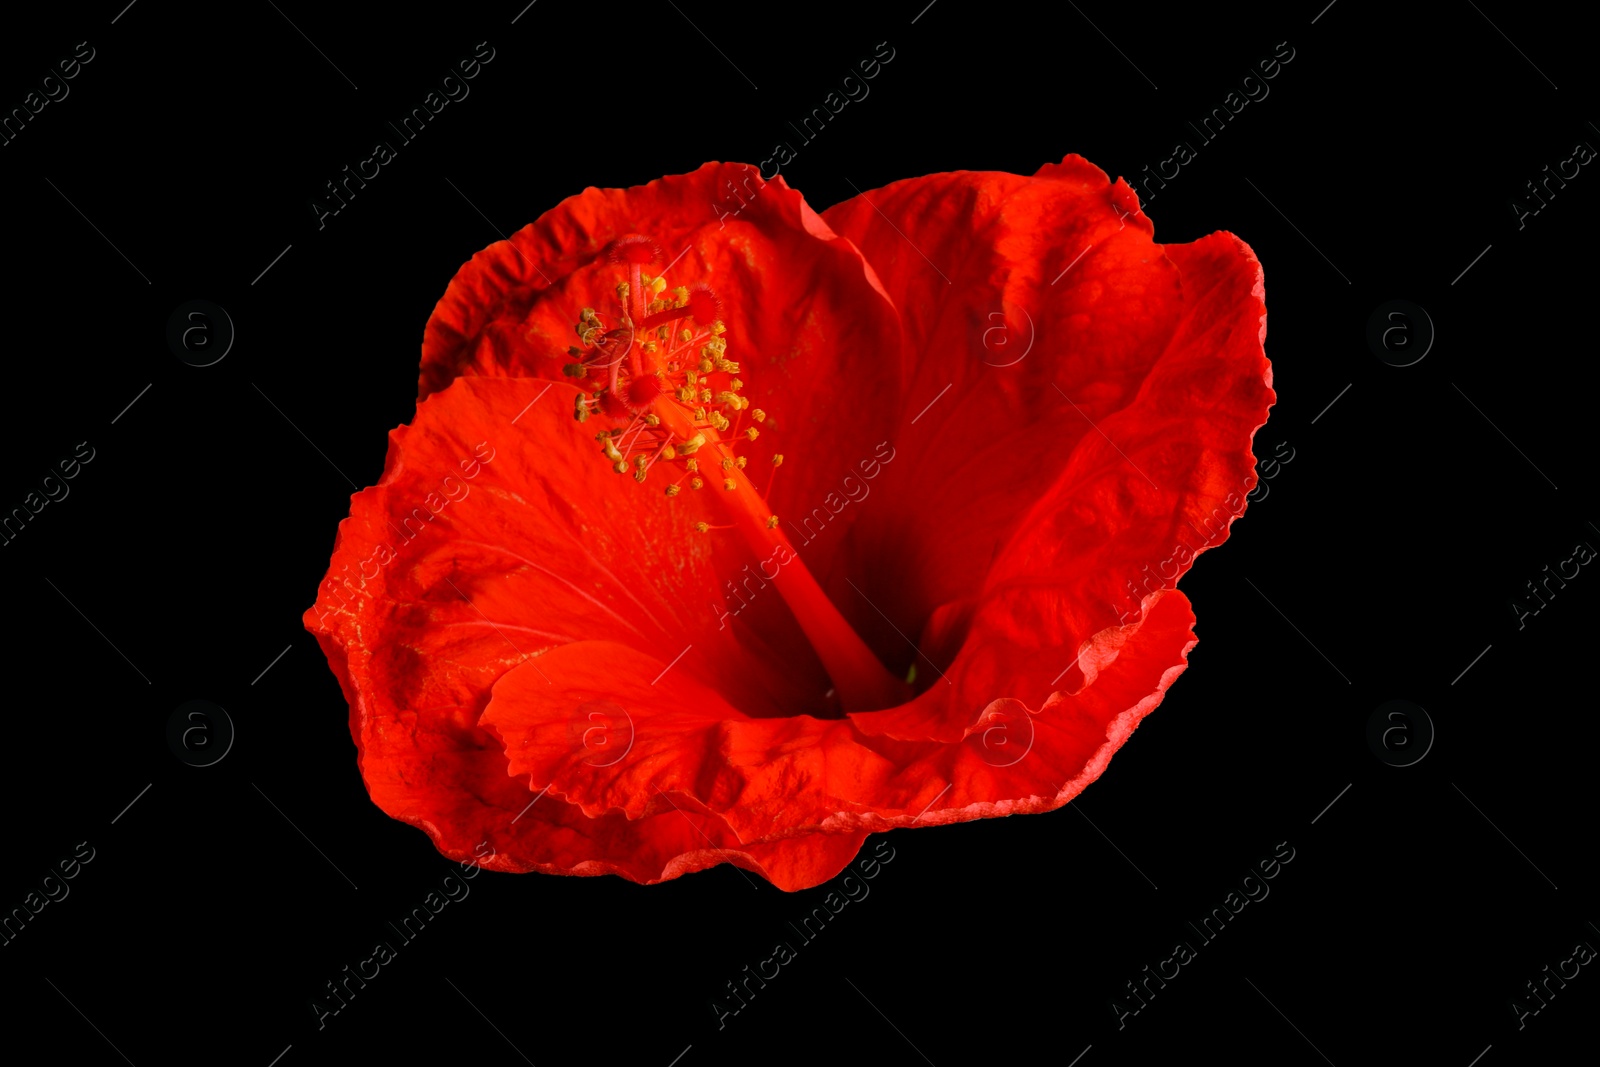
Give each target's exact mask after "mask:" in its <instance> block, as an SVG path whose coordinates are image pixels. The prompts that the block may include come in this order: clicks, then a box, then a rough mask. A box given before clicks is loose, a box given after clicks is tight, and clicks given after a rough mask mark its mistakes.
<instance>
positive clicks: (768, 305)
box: [419, 163, 906, 566]
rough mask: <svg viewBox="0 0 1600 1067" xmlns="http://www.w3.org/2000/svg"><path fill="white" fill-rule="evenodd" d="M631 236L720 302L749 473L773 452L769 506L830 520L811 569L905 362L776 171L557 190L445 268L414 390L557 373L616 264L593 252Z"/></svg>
mask: <svg viewBox="0 0 1600 1067" xmlns="http://www.w3.org/2000/svg"><path fill="white" fill-rule="evenodd" d="M630 233H640V234H644V235H645V236H648V237H649V238H650V239H651V240H652V241H654V242H655V243H656V244H657V245H659V246H660V248H661V249H662V254H663V257H664V259H665V260H669V261H671V269H670V270H669V271H667V273H666V274H665V275H664V277H665V278H666V279H667V283H668V284H669V285H674V286H675V285H687V284H690V283H692V282H705V283H707V284H709V285H710V286H711V288H712V289H713V290H714V291H715V292H716V293H717V294H718V296H719V297H720V298H721V302H722V307H723V314H722V317H723V321H724V322H725V324H726V326H727V330H728V332H727V333H726V335H725V338H726V339H727V341H728V344H729V348H728V358H730V359H732V360H735V361H736V362H738V363H740V365H741V367H742V368H743V370H742V372H741V377H742V378H743V379H745V380H746V381H747V382H748V388H747V389H746V394H747V395H748V396H749V397H750V398H751V399H752V400H753V402H754V403H755V404H756V405H757V406H758V407H760V408H762V409H763V410H765V411H766V412H767V414H768V419H767V421H766V423H765V424H764V425H763V428H762V433H763V435H764V436H763V438H762V441H761V444H760V445H759V446H757V447H754V448H751V449H748V450H747V451H749V452H750V453H751V454H752V459H751V464H752V467H751V469H752V471H753V472H755V473H756V474H759V477H757V479H756V484H758V485H761V484H764V482H765V481H766V478H767V474H768V470H769V467H768V463H769V457H770V456H771V455H772V454H774V453H783V454H784V455H785V459H786V462H785V465H784V467H783V470H782V472H781V473H779V474H778V475H777V477H776V479H775V480H774V482H773V491H772V496H771V504H772V507H773V510H774V512H775V513H776V514H777V515H779V516H780V517H783V518H785V519H787V520H790V521H791V522H792V523H794V524H799V523H801V522H803V521H804V519H805V518H806V517H808V516H813V515H815V516H816V518H815V520H814V521H813V522H812V523H811V525H809V526H807V527H805V528H804V529H805V531H808V532H810V533H812V534H815V533H820V532H821V526H822V525H824V524H826V525H829V526H830V527H831V528H830V529H829V530H828V531H827V536H826V538H823V539H820V540H817V541H816V543H815V544H813V545H808V547H807V550H806V560H807V563H808V565H822V566H827V565H829V561H830V559H831V556H832V553H833V552H834V551H835V550H836V549H837V547H838V545H839V543H840V536H839V534H840V532H841V531H843V530H844V529H846V528H847V527H848V526H849V524H850V523H851V522H852V521H853V520H854V519H855V517H856V514H857V513H858V511H859V509H855V508H848V509H847V508H845V507H844V506H843V502H844V501H845V500H846V499H847V496H848V494H849V493H851V492H856V493H860V492H861V491H862V490H861V489H852V488H850V487H849V486H846V485H845V484H844V479H845V478H846V477H850V476H854V477H855V479H856V482H857V483H859V482H860V478H861V471H862V465H863V464H867V463H874V462H875V461H874V456H875V454H876V455H881V453H878V446H879V444H880V443H881V442H882V441H883V440H884V437H885V430H884V428H885V427H886V426H887V425H889V423H887V422H886V421H885V419H884V418H883V417H882V416H883V414H884V412H885V409H886V408H887V407H890V406H892V404H893V403H894V398H895V397H896V396H898V395H899V393H900V391H901V388H902V385H903V380H902V379H903V376H904V374H905V373H906V370H905V366H904V363H905V361H904V359H903V357H902V354H901V339H900V321H899V317H898V316H897V315H896V314H895V310H894V308H893V307H892V306H891V304H890V302H889V300H888V298H887V297H886V296H885V294H884V292H883V290H882V287H881V286H880V285H879V284H878V281H877V278H876V276H875V275H874V274H873V272H872V269H871V268H870V267H869V266H868V265H867V263H866V261H865V260H864V259H863V258H862V257H861V254H860V252H859V251H857V249H856V248H855V246H854V245H852V244H851V243H850V242H848V241H845V240H842V239H840V238H839V237H838V236H837V235H835V234H834V233H833V231H832V230H830V229H829V228H828V226H827V224H826V223H824V222H823V221H822V219H821V217H820V216H818V215H817V213H816V212H814V211H813V210H812V209H811V208H810V206H809V205H807V204H806V202H805V199H804V198H803V197H802V196H801V195H800V194H799V193H798V192H796V191H795V190H793V189H791V188H789V187H788V185H787V184H786V183H785V182H784V180H783V179H782V178H781V177H780V178H776V179H774V180H773V181H771V182H765V183H763V182H762V181H761V179H760V177H759V172H758V171H757V170H756V168H754V167H752V166H750V165H749V164H743V163H707V164H705V165H704V166H702V167H701V168H700V169H698V170H696V171H694V172H692V173H690V174H683V175H672V176H669V177H665V178H660V179H657V180H656V181H653V182H650V183H649V184H647V185H642V186H636V187H633V188H630V189H595V188H590V189H586V190H584V191H583V192H582V193H579V194H577V195H576V196H571V197H568V198H567V199H566V200H563V201H562V202H561V203H560V204H558V205H557V206H555V207H554V208H552V209H550V210H549V211H547V212H545V213H544V214H543V215H541V216H540V217H539V218H538V219H537V220H536V221H534V222H532V223H530V224H528V225H527V226H524V227H523V228H522V229H521V230H519V231H517V232H516V233H514V234H512V235H511V237H510V238H509V239H508V240H504V241H497V242H495V243H494V244H492V245H490V246H489V247H487V248H485V249H484V250H483V251H481V252H479V253H477V254H476V255H475V256H473V257H472V259H471V260H470V261H469V262H468V263H466V264H464V265H463V266H462V267H461V269H460V270H459V271H458V272H457V274H456V276H455V278H454V279H452V281H451V282H450V285H449V288H448V289H446V291H445V295H444V297H443V298H442V299H441V300H440V301H439V304H438V306H437V307H436V308H435V309H434V312H433V315H432V316H431V317H430V318H429V320H428V325H427V329H426V331H425V334H424V340H423V346H422V375H421V381H420V384H419V396H422V397H425V396H427V395H428V394H429V393H431V392H434V391H437V390H439V389H442V388H443V387H444V386H446V385H447V384H448V383H449V382H450V381H452V380H453V379H454V378H455V377H457V376H458V375H480V376H510V377H544V378H551V379H557V380H560V379H561V367H562V365H563V363H564V362H565V361H566V360H567V358H568V357H567V356H566V351H567V348H568V346H570V345H572V344H573V343H574V341H575V340H576V337H575V335H574V332H573V324H574V323H575V322H576V321H577V316H578V313H579V311H580V310H581V309H582V308H584V307H586V306H593V307H596V308H603V307H604V306H605V305H604V301H606V300H609V299H610V298H611V294H612V292H613V288H614V286H615V284H616V282H617V280H618V277H619V276H620V274H619V269H618V268H617V267H615V266H614V265H613V264H611V263H610V262H609V260H608V258H607V257H606V256H605V255H604V254H603V253H604V252H605V250H606V248H607V247H608V245H609V244H610V243H611V242H612V241H613V240H615V239H617V238H620V237H623V236H625V235H627V234H630ZM666 266H668V263H667V262H662V263H660V264H658V265H657V267H656V269H658V270H659V269H661V268H663V267H666ZM647 273H648V272H647ZM840 512H843V514H842V515H841V514H840ZM796 528H797V529H798V528H799V527H798V526H797V527H796ZM802 536H805V534H802ZM809 539H810V538H808V540H809Z"/></svg>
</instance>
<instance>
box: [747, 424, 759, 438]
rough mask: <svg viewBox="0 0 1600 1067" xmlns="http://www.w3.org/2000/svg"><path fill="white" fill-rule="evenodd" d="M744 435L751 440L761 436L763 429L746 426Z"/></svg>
mask: <svg viewBox="0 0 1600 1067" xmlns="http://www.w3.org/2000/svg"><path fill="white" fill-rule="evenodd" d="M744 435H745V436H746V437H748V438H750V440H752V441H754V440H755V439H756V438H757V437H760V436H761V431H760V430H758V429H756V428H755V427H754V426H749V427H746V428H745V431H744Z"/></svg>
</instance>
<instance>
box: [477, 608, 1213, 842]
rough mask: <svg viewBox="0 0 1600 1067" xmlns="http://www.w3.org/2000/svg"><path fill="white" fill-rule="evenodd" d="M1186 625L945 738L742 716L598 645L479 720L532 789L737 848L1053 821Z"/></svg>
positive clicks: (694, 687) (1174, 666)
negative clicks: (672, 825)
mask: <svg viewBox="0 0 1600 1067" xmlns="http://www.w3.org/2000/svg"><path fill="white" fill-rule="evenodd" d="M1192 624H1193V616H1192V615H1191V614H1190V613H1189V610H1188V605H1187V602H1186V601H1185V600H1184V598H1183V595H1182V594H1181V593H1177V592H1166V593H1162V594H1159V595H1157V596H1153V597H1152V598H1151V599H1150V603H1149V611H1148V614H1147V617H1146V619H1145V620H1144V621H1142V622H1141V623H1140V624H1135V625H1129V626H1126V627H1122V628H1120V632H1119V633H1118V634H1117V635H1116V639H1115V640H1112V641H1108V642H1107V644H1106V647H1104V648H1103V649H1101V650H1100V654H1099V655H1098V657H1097V658H1098V660H1099V662H1098V663H1097V676H1098V677H1097V683H1096V684H1095V685H1093V686H1091V687H1088V688H1086V689H1084V690H1083V691H1082V692H1080V693H1077V694H1071V695H1068V694H1061V693H1058V694H1056V695H1054V696H1052V697H1051V699H1050V700H1049V701H1047V702H1046V703H1045V705H1044V706H1043V707H1042V708H1039V709H1037V710H1034V709H1028V708H1026V707H1024V706H1023V705H1021V704H1020V703H1019V702H1017V701H1014V700H1002V701H995V702H994V703H993V704H992V705H991V706H990V707H989V708H987V709H985V713H984V714H983V715H980V716H975V717H974V721H973V722H972V723H970V724H969V725H968V727H967V729H966V730H965V731H964V732H963V733H962V735H961V736H959V737H957V738H955V739H953V740H951V741H949V742H929V741H926V740H913V741H905V740H900V739H895V738H891V737H887V736H873V735H871V734H869V733H868V732H867V730H865V729H863V728H862V724H863V723H864V722H866V723H870V722H871V720H872V719H873V716H872V715H864V716H863V715H852V716H849V717H848V719H846V720H822V719H815V718H812V717H810V716H794V717H790V718H781V719H752V718H749V717H747V716H745V715H743V714H741V713H740V712H739V711H738V709H737V708H735V707H733V706H732V705H730V704H729V703H728V702H727V701H726V700H725V699H723V698H722V697H721V695H720V694H718V693H717V692H716V690H715V689H712V688H710V687H708V686H706V685H705V684H703V683H701V682H699V681H698V680H696V679H694V678H692V677H690V676H688V675H687V674H679V673H677V672H676V671H675V670H674V669H673V666H672V665H671V664H668V663H664V662H662V661H660V660H656V659H653V658H651V657H649V656H646V655H644V654H642V653H639V652H637V651H635V650H633V649H631V648H629V647H627V646H626V645H621V644H615V643H610V642H598V641H597V642H582V643H578V644H572V645H566V646H563V647H562V648H559V649H555V650H553V651H551V652H548V653H546V654H544V655H542V656H540V657H539V659H538V660H537V661H536V662H530V663H529V664H527V665H525V666H520V667H517V668H515V669H513V670H511V671H510V672H508V673H507V674H506V675H505V676H504V677H503V678H501V679H500V681H499V682H498V683H497V684H496V685H495V687H494V691H493V695H492V698H491V699H490V702H489V706H488V708H487V709H486V710H485V712H484V714H483V717H482V719H481V720H480V725H482V726H483V727H485V728H486V729H488V730H489V731H490V732H491V733H493V734H495V735H496V736H497V737H499V738H500V739H501V740H502V742H503V744H504V745H505V750H506V755H507V757H508V761H509V762H508V771H509V773H510V774H511V775H513V776H517V777H519V778H520V777H525V778H526V781H527V789H528V791H529V793H530V795H531V794H533V793H536V792H541V791H548V794H549V795H552V796H556V797H558V798H561V799H563V800H566V801H569V802H570V803H573V804H576V805H577V806H578V807H579V808H580V809H582V810H583V811H584V813H585V814H587V815H590V816H595V817H600V816H607V815H614V814H619V813H620V814H622V815H625V816H626V817H628V818H630V819H642V818H646V817H649V816H651V815H656V814H659V813H661V812H663V811H665V810H667V809H668V808H675V809H678V810H685V809H687V810H693V811H696V812H703V813H706V814H709V815H714V816H716V817H717V818H718V819H720V820H721V822H722V823H723V825H725V826H726V827H727V828H728V829H729V830H731V831H732V832H733V834H734V835H735V836H736V838H737V840H738V841H740V842H741V843H744V842H768V843H772V842H776V841H779V840H784V839H788V838H795V837H800V836H806V837H807V838H808V839H809V838H811V837H814V836H815V835H818V834H824V835H828V834H837V833H840V832H847V833H861V832H864V831H871V830H887V829H891V828H893V827H895V826H909V825H917V824H919V823H920V824H929V823H943V822H958V821H963V820H966V819H974V818H985V817H991V816H995V815H1005V814H1015V813H1021V812H1037V811H1047V810H1050V809H1053V808H1055V807H1058V806H1060V805H1061V804H1063V803H1065V802H1066V801H1067V800H1068V799H1070V798H1071V797H1072V796H1074V795H1076V794H1077V793H1078V792H1079V791H1080V790H1082V789H1083V787H1084V786H1085V785H1087V784H1088V783H1089V782H1090V781H1093V780H1094V779H1095V778H1096V777H1098V776H1099V775H1100V773H1101V772H1102V771H1103V770H1104V768H1105V766H1106V763H1107V762H1108V761H1109V760H1110V757H1111V754H1112V752H1114V751H1115V750H1116V749H1117V748H1119V747H1120V746H1121V745H1122V743H1123V742H1124V741H1125V740H1126V739H1127V737H1128V735H1129V734H1131V733H1132V731H1133V730H1134V728H1135V727H1137V725H1138V723H1139V721H1140V720H1141V719H1142V718H1143V717H1144V716H1145V715H1147V714H1148V713H1149V712H1150V711H1151V710H1153V709H1154V708H1155V706H1156V705H1157V704H1159V703H1160V701H1161V699H1162V696H1163V695H1164V693H1165V692H1166V689H1167V687H1168V686H1170V685H1171V684H1172V682H1173V681H1174V680H1175V679H1176V678H1177V676H1178V674H1180V673H1181V672H1182V671H1183V669H1184V665H1185V662H1186V657H1187V653H1188V650H1189V649H1190V648H1192V647H1193V645H1194V643H1195V642H1194V635H1193V633H1192V632H1191V630H1190V627H1191V626H1192ZM535 667H537V670H536V669H535ZM622 724H625V729H624V728H622ZM580 729H586V730H588V731H603V734H602V735H601V736H604V737H605V738H606V743H605V744H595V743H593V740H592V739H590V738H588V737H580V736H578V731H579V730H580ZM674 798H676V799H674ZM796 844H797V847H799V845H801V844H802V842H797V843H796Z"/></svg>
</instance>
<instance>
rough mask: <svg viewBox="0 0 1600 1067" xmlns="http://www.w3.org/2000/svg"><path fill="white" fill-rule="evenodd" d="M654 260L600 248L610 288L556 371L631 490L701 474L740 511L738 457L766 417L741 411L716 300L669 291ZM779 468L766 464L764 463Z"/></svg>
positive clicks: (650, 245) (745, 499)
mask: <svg viewBox="0 0 1600 1067" xmlns="http://www.w3.org/2000/svg"><path fill="white" fill-rule="evenodd" d="M660 255H661V253H660V249H659V248H658V247H657V246H656V244H655V243H654V242H652V241H651V240H650V239H649V238H646V237H643V236H640V235H637V234H630V235H628V236H626V237H622V238H620V239H618V240H616V241H613V242H612V243H611V245H610V247H609V248H608V249H607V258H608V259H609V260H610V262H611V263H612V264H613V265H615V266H616V267H617V268H618V274H617V279H616V284H615V287H614V288H613V289H612V290H611V293H610V294H608V296H609V299H608V301H607V302H606V303H605V307H604V310H601V309H597V308H595V307H585V308H583V309H581V311H580V312H579V314H578V321H577V322H576V323H575V324H574V327H573V329H574V332H575V333H576V334H577V337H578V342H579V343H578V344H576V345H573V346H572V347H570V348H568V349H567V355H568V357H569V358H570V360H571V362H569V363H567V365H566V366H565V367H564V368H563V372H564V373H565V374H566V375H567V376H568V377H570V378H574V379H576V380H577V381H578V382H580V383H581V387H582V388H583V389H584V391H583V392H581V393H579V394H578V396H577V397H576V399H575V401H574V405H573V416H574V418H576V419H577V420H578V421H579V422H586V421H588V420H589V419H591V418H594V419H596V421H597V422H599V423H600V424H601V426H602V427H603V428H602V429H600V430H599V431H598V432H597V433H596V434H595V442H596V444H597V445H598V446H599V451H600V454H601V457H602V458H603V460H604V461H605V462H606V463H607V464H608V465H609V466H610V467H611V469H612V470H614V471H615V472H616V473H617V474H619V475H627V476H631V477H632V478H633V480H634V481H635V482H638V483H640V484H641V485H642V484H644V483H645V482H647V481H649V480H651V479H655V480H657V481H659V482H665V483H666V484H665V485H664V487H663V488H664V491H665V493H666V495H667V496H668V497H672V498H675V497H677V496H679V495H680V494H681V493H682V492H683V490H684V489H689V490H691V491H692V490H698V489H702V488H704V487H705V485H706V484H707V482H706V479H705V478H704V477H702V476H701V475H702V474H709V475H711V476H712V478H713V480H712V482H711V484H713V485H717V486H720V487H721V489H722V490H723V491H724V492H726V493H731V494H734V495H735V496H736V497H738V498H740V503H741V505H743V508H744V509H748V508H749V507H750V506H751V504H752V497H753V492H752V493H751V494H746V493H742V492H740V490H741V489H743V488H746V487H748V486H749V483H748V481H746V480H745V477H744V474H743V472H744V470H745V468H746V466H747V465H748V463H749V458H750V457H748V456H746V455H743V454H740V453H739V452H738V450H739V449H740V448H741V447H748V446H750V445H753V444H754V443H755V441H756V440H757V438H758V437H760V436H761V434H760V430H759V429H758V428H757V426H756V424H757V423H763V422H765V421H766V418H767V413H766V411H764V410H762V409H761V408H752V407H751V403H750V398H749V397H748V396H746V395H744V392H743V390H744V388H745V383H744V381H743V379H742V378H741V377H740V375H741V373H743V372H742V370H741V368H740V366H739V363H738V362H737V361H735V360H732V359H729V358H728V341H727V338H726V336H725V335H726V332H727V328H726V326H725V325H724V324H723V322H722V319H721V317H720V316H721V313H722V301H721V299H720V298H719V297H718V296H717V294H716V292H715V291H714V290H712V289H711V287H710V286H708V285H706V284H704V283H698V282H697V283H695V284H692V285H687V286H678V287H676V288H673V289H670V290H669V289H668V288H667V283H666V279H665V278H663V277H661V276H660V275H655V276H652V275H651V274H650V268H651V267H653V266H654V264H655V263H656V262H658V261H659V259H660ZM747 420H748V424H747ZM780 463H782V459H781V458H777V457H775V458H774V461H772V462H771V465H772V466H773V467H774V468H776V466H777V465H778V464H780ZM770 491H771V484H770V481H769V484H768V492H770ZM765 501H766V494H762V495H761V496H760V497H759V498H754V500H753V502H754V504H755V505H756V508H755V510H759V511H762V512H763V513H762V514H760V515H759V516H756V517H757V518H759V519H760V520H761V522H762V525H763V526H765V527H766V528H767V529H772V528H773V527H775V526H776V525H777V517H776V516H773V515H771V514H769V513H766V512H765ZM695 528H696V529H697V530H699V531H700V532H707V531H708V530H711V529H718V528H723V527H713V526H709V525H708V524H706V523H697V524H696V527H695Z"/></svg>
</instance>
